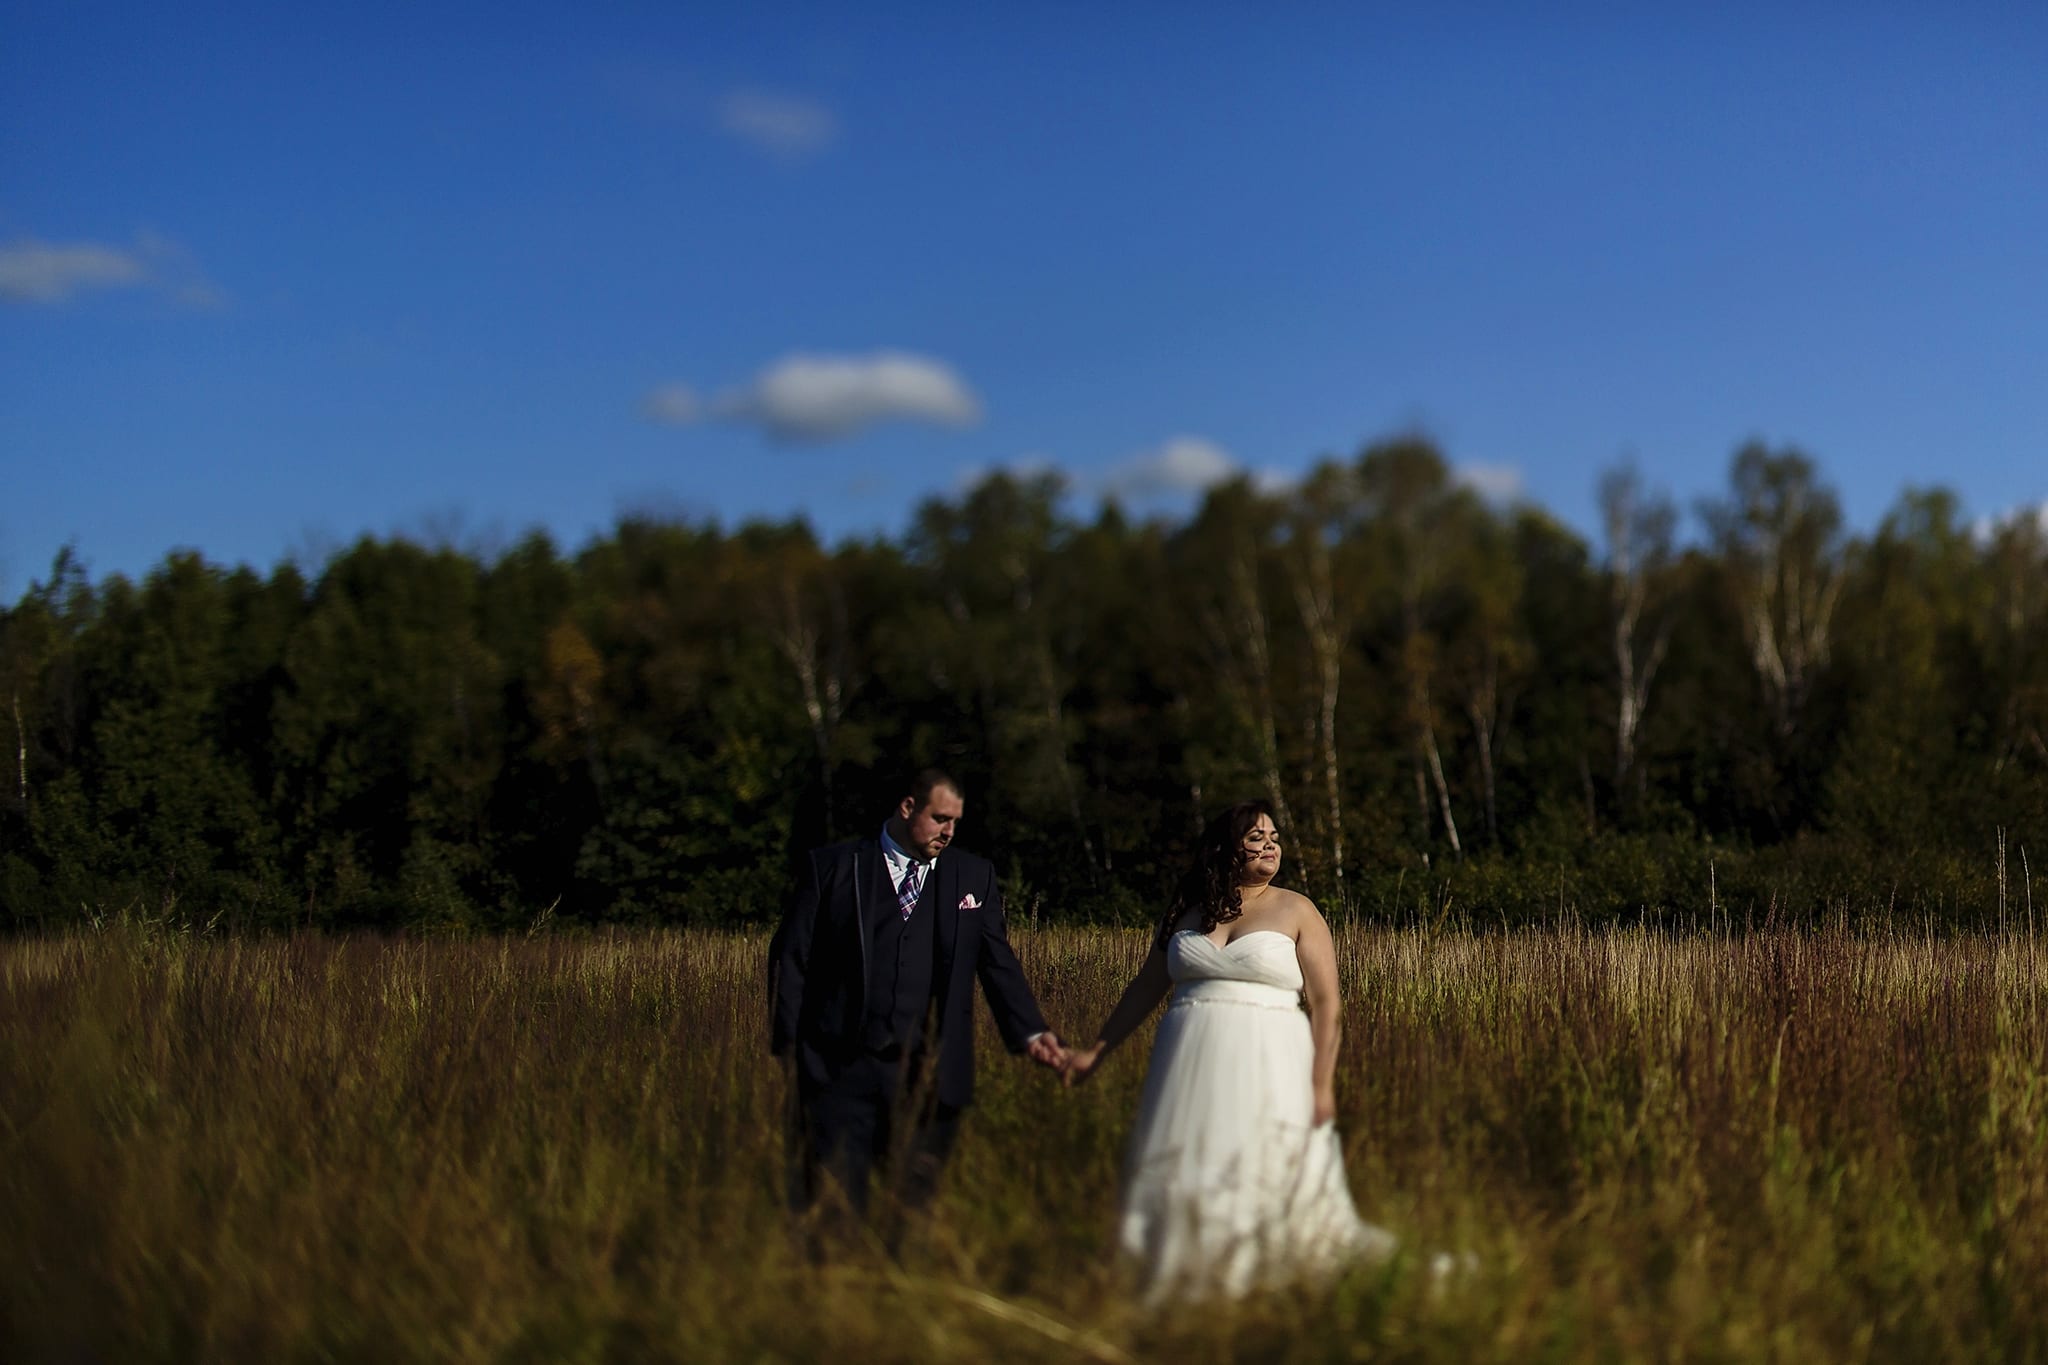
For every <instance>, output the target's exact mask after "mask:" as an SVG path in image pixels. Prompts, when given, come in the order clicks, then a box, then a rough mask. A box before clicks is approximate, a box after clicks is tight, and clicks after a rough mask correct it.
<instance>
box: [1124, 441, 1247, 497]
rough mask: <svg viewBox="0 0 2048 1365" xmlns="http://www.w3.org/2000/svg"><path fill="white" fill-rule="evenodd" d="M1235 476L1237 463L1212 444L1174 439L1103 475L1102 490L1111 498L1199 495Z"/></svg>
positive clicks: (1130, 459)
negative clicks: (1172, 494)
mask: <svg viewBox="0 0 2048 1365" xmlns="http://www.w3.org/2000/svg"><path fill="white" fill-rule="evenodd" d="M1236 473H1237V461H1235V460H1233V459H1231V458H1230V454H1229V452H1228V451H1226V450H1224V449H1223V447H1222V446H1219V445H1217V444H1216V443H1215V442H1214V441H1211V440H1208V439H1206V438H1204V437H1201V436H1175V437H1173V438H1172V439H1171V440H1169V441H1167V442H1166V443H1165V444H1163V445H1160V446H1157V447H1155V448H1154V449H1151V450H1147V451H1144V452H1142V453H1140V454H1137V455H1133V456H1131V457H1130V458H1128V459H1125V460H1120V461H1118V462H1117V463H1116V464H1113V465H1111V466H1110V467H1109V468H1108V469H1107V470H1105V471H1104V472H1103V475H1102V478H1101V481H1100V483H1101V488H1102V491H1103V492H1104V493H1105V494H1108V495H1110V496H1112V497H1134V498H1147V497H1157V496H1159V495H1160V494H1171V493H1199V492H1201V491H1202V490H1203V489H1205V488H1207V487H1209V486H1210V485H1211V484H1218V483H1222V482H1223V481H1224V480H1225V479H1228V478H1230V477H1231V476H1232V475H1234V474H1236Z"/></svg>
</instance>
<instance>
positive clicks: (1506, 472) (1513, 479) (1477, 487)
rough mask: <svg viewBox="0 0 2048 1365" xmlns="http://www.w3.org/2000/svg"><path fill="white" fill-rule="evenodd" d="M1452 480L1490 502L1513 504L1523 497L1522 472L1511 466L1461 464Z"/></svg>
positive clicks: (1452, 473)
mask: <svg viewBox="0 0 2048 1365" xmlns="http://www.w3.org/2000/svg"><path fill="white" fill-rule="evenodd" d="M1451 478H1452V480H1453V481H1454V482H1456V483H1457V484H1459V485H1460V486H1462V487H1465V488H1469V489H1471V490H1472V491H1473V492H1475V493H1477V494H1478V495H1479V496H1480V497H1482V498H1485V499H1486V500H1487V501H1489V502H1513V501H1515V500H1516V499H1517V498H1519V497H1521V496H1522V487H1523V482H1522V471H1521V470H1519V469H1517V468H1515V467H1514V466H1513V465H1511V464H1478V463H1472V464H1461V465H1459V466H1458V467H1457V468H1456V469H1455V470H1453V471H1452V472H1451Z"/></svg>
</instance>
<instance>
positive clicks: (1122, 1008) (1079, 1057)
mask: <svg viewBox="0 0 2048 1365" xmlns="http://www.w3.org/2000/svg"><path fill="white" fill-rule="evenodd" d="M1172 987H1173V979H1172V978H1171V977H1170V976H1168V975H1167V972H1166V949H1165V947H1164V944H1163V942H1161V941H1155V942H1154V943H1153V944H1152V951H1151V952H1149V953H1147V954H1145V963H1144V965H1143V966H1141V967H1139V968H1138V974H1137V975H1136V976H1134V977H1132V978H1131V984H1130V985H1128V986H1126V987H1124V993H1123V996H1122V998H1120V999H1119V1000H1118V1001H1117V1002H1116V1008H1115V1009H1113V1010H1111V1011H1110V1012H1109V1018H1107V1019H1105V1020H1103V1021H1102V1027H1101V1029H1099V1030H1098V1031H1097V1032H1096V1035H1095V1041H1094V1042H1093V1043H1091V1044H1089V1045H1088V1046H1087V1047H1084V1048H1076V1049H1075V1050H1074V1051H1073V1052H1072V1053H1070V1054H1069V1057H1068V1062H1067V1067H1066V1076H1067V1083H1068V1084H1070V1085H1071V1084H1072V1083H1073V1082H1075V1081H1077V1080H1085V1079H1087V1076H1088V1073H1089V1072H1091V1071H1093V1070H1094V1069H1095V1067H1096V1065H1097V1063H1099V1062H1101V1060H1102V1058H1103V1056H1104V1055H1105V1054H1106V1053H1108V1052H1109V1051H1110V1049H1112V1048H1114V1047H1115V1046H1116V1045H1117V1044H1118V1043H1121V1042H1122V1041H1123V1040H1124V1039H1126V1038H1128V1037H1130V1036H1131V1033H1132V1031H1133V1030H1135V1029H1136V1028H1137V1027H1138V1025H1140V1024H1142V1023H1144V1022H1145V1016H1146V1015H1148V1014H1150V1013H1152V1011H1153V1009H1154V1008H1155V1007H1156V1006H1157V1005H1158V1004H1159V1002H1160V1001H1161V1000H1163V999H1165V998H1166V992H1167V991H1168V990H1170V989H1172Z"/></svg>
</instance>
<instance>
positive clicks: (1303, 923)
mask: <svg viewBox="0 0 2048 1365" xmlns="http://www.w3.org/2000/svg"><path fill="white" fill-rule="evenodd" d="M1273 894H1274V895H1275V896H1276V897H1277V898H1278V899H1279V902H1280V903H1279V904H1278V905H1275V906H1274V907H1273V909H1274V910H1275V911H1276V912H1277V913H1278V914H1280V915H1282V916H1285V917H1286V921H1287V925H1288V927H1289V928H1290V929H1292V930H1293V931H1294V933H1295V935H1296V936H1297V937H1298V936H1299V935H1300V933H1301V931H1302V929H1304V928H1305V927H1307V926H1308V925H1311V924H1321V923H1322V922H1323V912H1322V911H1320V910H1318V909H1316V903H1315V902H1314V901H1312V900H1310V899H1309V898H1308V897H1307V896H1304V895H1302V894H1301V893H1300V892H1299V891H1289V890H1288V889H1287V888H1286V887H1284V886H1276V887H1274V888H1273Z"/></svg>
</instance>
